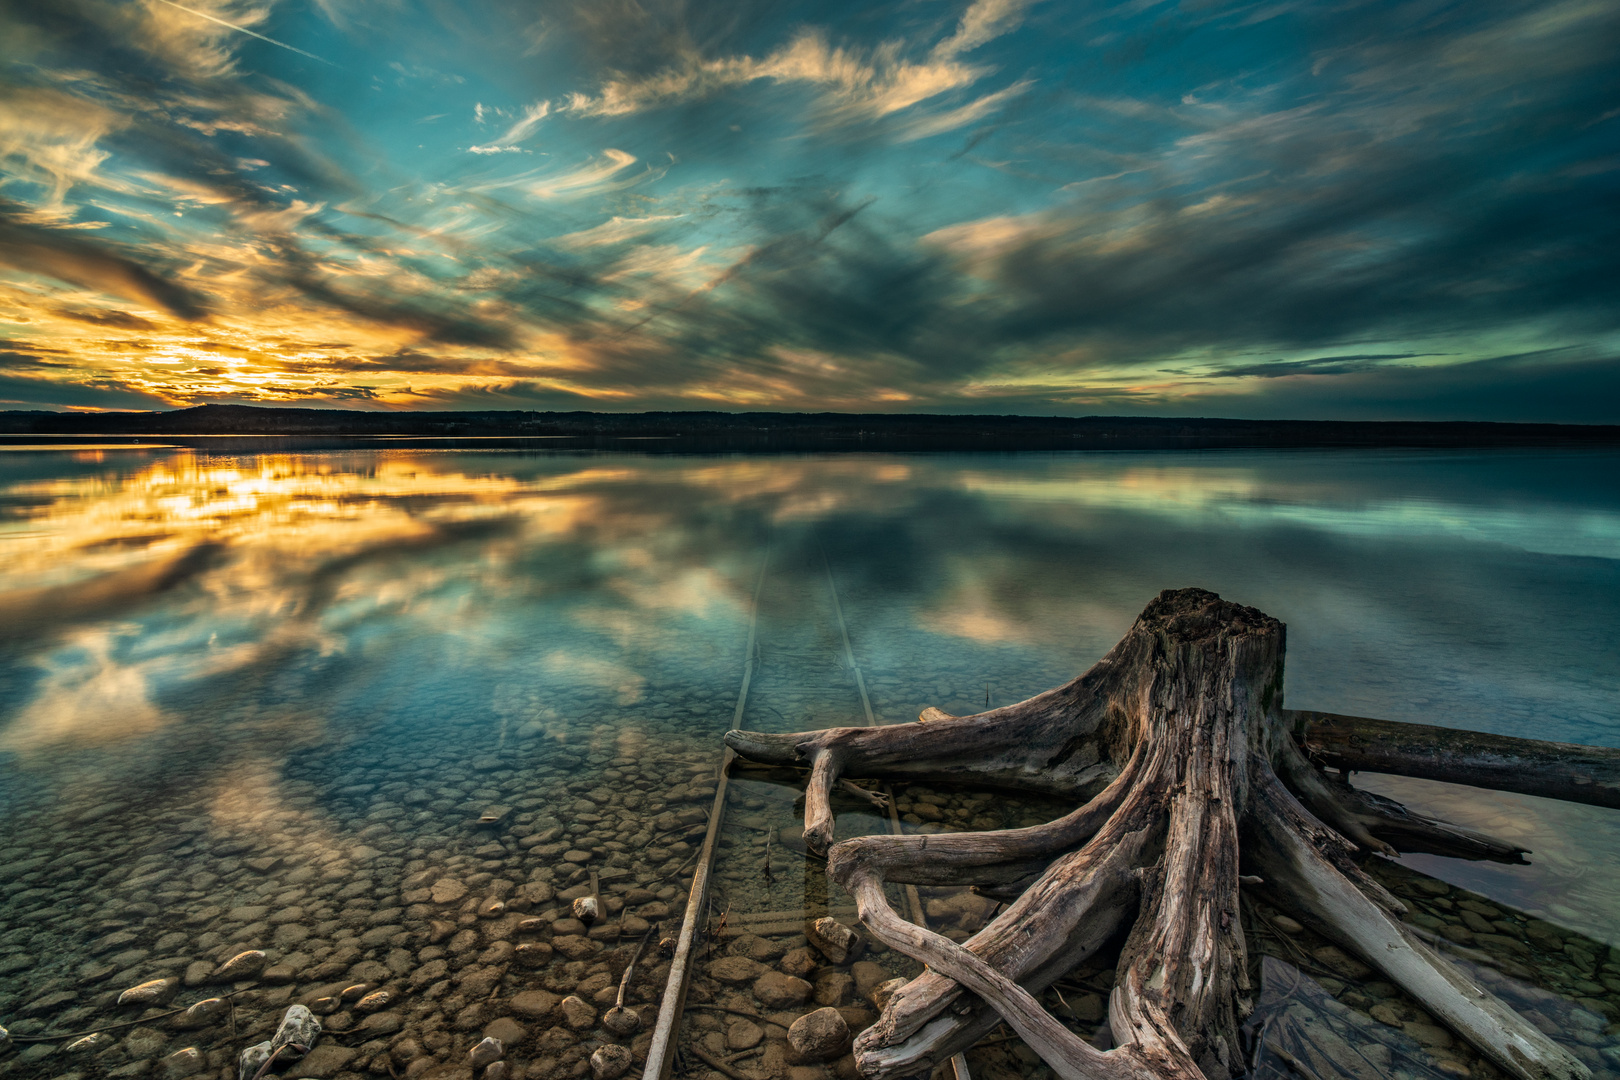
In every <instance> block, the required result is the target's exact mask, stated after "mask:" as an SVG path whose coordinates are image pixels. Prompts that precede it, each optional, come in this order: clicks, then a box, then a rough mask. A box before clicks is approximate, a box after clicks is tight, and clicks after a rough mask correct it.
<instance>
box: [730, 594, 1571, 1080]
mask: <svg viewBox="0 0 1620 1080" xmlns="http://www.w3.org/2000/svg"><path fill="white" fill-rule="evenodd" d="M1283 651H1284V628H1283V625H1282V624H1281V623H1280V622H1278V621H1277V620H1275V619H1273V618H1271V617H1269V616H1267V615H1265V614H1263V613H1261V612H1259V611H1256V610H1255V609H1253V608H1247V607H1243V606H1241V605H1238V604H1233V603H1229V602H1227V601H1223V600H1221V598H1220V597H1218V596H1216V595H1215V594H1214V593H1210V592H1206V591H1204V590H1201V589H1183V590H1179V591H1167V592H1164V593H1162V594H1160V596H1159V597H1158V599H1156V600H1155V601H1153V603H1151V604H1149V605H1148V607H1147V609H1146V610H1145V611H1144V612H1143V613H1142V615H1141V616H1140V617H1139V618H1138V619H1137V621H1136V623H1135V625H1134V626H1132V628H1131V629H1130V631H1129V632H1128V633H1127V634H1126V635H1125V637H1124V638H1123V639H1122V640H1121V641H1120V642H1119V644H1118V645H1116V646H1115V647H1114V648H1113V649H1112V650H1111V651H1110V652H1109V653H1108V655H1107V656H1105V657H1103V658H1102V660H1100V661H1098V663H1097V664H1096V665H1095V666H1094V667H1093V668H1092V669H1091V670H1090V671H1087V672H1086V673H1085V674H1084V675H1081V676H1080V677H1079V678H1077V679H1075V680H1073V681H1072V682H1069V683H1067V684H1065V685H1063V686H1060V687H1058V688H1056V689H1054V690H1050V691H1048V692H1046V693H1044V694H1040V695H1037V696H1036V697H1033V698H1030V699H1029V700H1027V701H1023V702H1019V703H1018V704H1016V705H1009V706H1007V707H1005V708H999V709H992V710H989V711H987V712H984V713H980V714H978V715H975V716H963V717H953V716H950V715H948V714H945V713H942V712H940V711H939V710H937V709H929V710H927V711H926V712H925V713H924V714H923V716H922V717H921V719H922V720H923V721H925V722H923V723H917V724H902V725H895V726H892V727H856V728H834V729H830V730H826V731H814V732H802V733H799V734H791V735H764V734H759V733H755V732H747V731H731V732H728V733H727V735H726V743H727V745H728V746H729V747H730V748H731V749H733V750H735V751H736V752H737V753H738V754H740V755H741V756H743V757H745V758H750V759H753V760H755V761H760V762H764V763H768V764H798V765H807V766H809V768H810V778H809V786H808V789H807V792H806V800H805V830H804V837H805V842H806V843H807V845H808V846H809V847H810V848H811V849H812V850H815V851H818V852H826V853H827V856H828V869H829V872H830V873H831V874H832V875H833V877H834V879H835V880H837V881H838V882H839V883H840V884H841V885H843V886H844V888H846V889H847V890H848V891H849V892H850V893H851V894H852V895H853V896H854V897H855V900H856V903H857V905H858V910H859V914H860V918H861V921H862V922H863V923H865V924H866V926H867V928H868V929H869V930H870V931H871V932H872V934H873V935H874V936H875V937H877V938H878V939H879V940H881V941H882V942H884V943H885V944H887V945H888V946H890V947H891V948H896V949H899V950H900V951H901V952H903V953H905V954H907V955H908V956H911V957H913V958H915V959H917V960H919V961H921V962H923V963H925V964H927V965H928V970H927V971H925V972H924V973H923V974H922V975H921V976H919V977H918V978H916V979H913V980H912V981H911V982H910V983H908V984H907V985H906V986H905V987H903V988H902V989H900V990H899V991H897V992H896V993H895V995H894V996H893V998H891V999H890V1001H889V1003H888V1005H887V1006H886V1007H885V1008H884V1010H883V1013H882V1015H881V1017H880V1018H879V1019H878V1022H877V1023H876V1024H874V1025H873V1026H872V1027H870V1028H868V1029H867V1030H866V1031H865V1032H863V1033H862V1034H861V1036H860V1037H859V1038H858V1039H857V1040H856V1044H855V1050H856V1060H857V1064H858V1065H859V1067H860V1070H861V1072H862V1073H863V1074H864V1075H865V1076H866V1077H868V1078H869V1080H899V1078H903V1077H910V1076H915V1075H917V1074H919V1073H922V1072H925V1071H927V1070H928V1069H929V1068H931V1067H933V1066H935V1065H938V1064H940V1063H943V1062H945V1061H948V1060H949V1059H950V1058H951V1057H952V1056H953V1055H954V1054H956V1053H958V1052H960V1051H961V1050H963V1049H964V1048H966V1047H968V1046H970V1045H972V1043H973V1042H974V1041H976V1040H977V1039H978V1038H980V1037H981V1036H982V1035H983V1034H984V1033H985V1032H986V1031H988V1030H989V1029H990V1028H991V1027H992V1026H994V1025H995V1023H996V1022H997V1021H998V1020H1004V1021H1005V1022H1006V1023H1007V1024H1008V1025H1009V1026H1011V1027H1012V1028H1013V1030H1014V1031H1016V1032H1017V1033H1018V1035H1019V1036H1020V1037H1021V1038H1023V1040H1024V1041H1025V1042H1026V1043H1027V1044H1028V1045H1029V1046H1030V1047H1031V1048H1032V1049H1034V1050H1035V1052H1036V1053H1038V1054H1040V1055H1041V1057H1042V1058H1044V1059H1045V1060H1046V1062H1047V1063H1048V1064H1049V1065H1050V1066H1051V1067H1052V1068H1053V1070H1054V1071H1055V1072H1057V1074H1058V1075H1059V1076H1061V1077H1063V1078H1064V1080H1225V1078H1227V1077H1230V1076H1236V1075H1239V1074H1241V1073H1242V1072H1243V1071H1244V1069H1245V1060H1244V1054H1243V1053H1242V1051H1241V1048H1240V1042H1239V1025H1240V1023H1241V1021H1242V1019H1243V1018H1244V1017H1245V1016H1247V1015H1248V1013H1249V1012H1250V1011H1252V1008H1253V999H1254V994H1253V988H1252V987H1251V986H1250V984H1249V977H1248V971H1249V964H1248V952H1247V946H1246V943H1245V941H1244V938H1243V930H1242V925H1243V924H1242V920H1241V919H1240V917H1239V895H1238V890H1239V886H1240V878H1241V882H1242V883H1243V884H1246V885H1254V884H1258V885H1259V887H1262V888H1266V889H1267V891H1268V893H1269V897H1268V898H1269V899H1271V900H1272V901H1273V902H1275V903H1277V904H1278V905H1279V906H1280V907H1283V908H1286V909H1289V910H1292V911H1293V912H1295V913H1296V914H1298V915H1299V916H1300V917H1301V918H1302V919H1303V920H1304V921H1306V922H1308V923H1310V924H1311V925H1312V926H1313V927H1315V928H1316V929H1318V930H1320V931H1321V932H1322V933H1323V934H1325V935H1327V936H1329V937H1331V938H1333V939H1335V940H1337V941H1338V942H1340V943H1341V944H1342V945H1344V946H1345V947H1346V948H1347V949H1350V950H1352V951H1354V952H1355V953H1357V954H1358V955H1360V956H1361V957H1362V958H1363V959H1364V960H1366V962H1367V963H1369V964H1371V965H1372V966H1373V967H1375V968H1377V969H1378V970H1379V971H1381V972H1383V973H1384V975H1385V976H1386V977H1387V978H1388V979H1389V980H1390V981H1392V982H1394V983H1396V984H1397V985H1399V986H1401V987H1402V988H1403V989H1405V990H1406V991H1407V992H1408V993H1410V994H1411V995H1412V996H1413V997H1415V998H1417V999H1418V1000H1419V1001H1421V1002H1423V1003H1424V1005H1425V1006H1426V1007H1427V1008H1428V1009H1429V1010H1430V1011H1431V1012H1432V1013H1433V1014H1434V1015H1435V1016H1436V1017H1438V1018H1440V1019H1441V1020H1442V1022H1444V1023H1445V1024H1446V1025H1448V1026H1449V1027H1450V1028H1451V1029H1452V1030H1453V1031H1454V1032H1456V1033H1457V1034H1458V1035H1460V1036H1461V1037H1463V1038H1464V1039H1466V1040H1468V1041H1469V1042H1470V1043H1472V1044H1473V1045H1474V1046H1475V1047H1477V1048H1478V1049H1479V1050H1480V1052H1481V1053H1482V1054H1484V1055H1486V1056H1487V1057H1489V1058H1490V1059H1491V1060H1492V1061H1493V1062H1495V1063H1496V1064H1497V1065H1498V1066H1500V1067H1501V1068H1502V1069H1504V1070H1505V1071H1506V1072H1508V1073H1509V1074H1510V1075H1512V1076H1515V1077H1519V1078H1520V1080H1587V1078H1588V1077H1589V1076H1590V1074H1589V1072H1588V1071H1587V1069H1586V1067H1585V1066H1584V1065H1583V1064H1581V1062H1580V1061H1578V1060H1576V1059H1575V1058H1574V1057H1572V1056H1571V1055H1570V1054H1569V1053H1567V1052H1565V1051H1564V1050H1563V1049H1561V1048H1560V1047H1559V1046H1557V1045H1556V1044H1555V1043H1553V1042H1552V1041H1551V1040H1550V1039H1548V1038H1547V1036H1545V1035H1544V1034H1542V1033H1541V1031H1540V1030H1538V1029H1537V1028H1536V1027H1534V1026H1533V1025H1532V1024H1530V1023H1529V1022H1528V1021H1527V1020H1525V1019H1524V1018H1522V1017H1520V1016H1519V1015H1518V1014H1516V1013H1515V1012H1513V1010H1512V1009H1510V1008H1508V1007H1507V1006H1506V1005H1504V1004H1502V1003H1501V1002H1500V1001H1498V1000H1496V999H1495V998H1494V997H1492V996H1491V995H1490V994H1489V993H1487V992H1486V991H1485V990H1484V989H1483V988H1482V987H1479V986H1478V985H1476V984H1475V983H1474V982H1473V981H1472V980H1470V979H1469V978H1468V977H1467V976H1466V975H1465V974H1463V973H1462V972H1461V971H1459V970H1458V969H1457V968H1455V967H1454V966H1453V965H1452V964H1450V963H1449V962H1448V961H1447V960H1446V959H1445V958H1444V957H1442V956H1440V955H1439V954H1438V953H1436V952H1434V951H1433V950H1431V949H1430V948H1428V947H1427V946H1426V945H1424V944H1423V943H1422V942H1421V941H1419V940H1418V939H1416V938H1415V937H1414V936H1413V935H1412V934H1411V933H1410V932H1409V931H1408V930H1407V929H1406V927H1405V926H1403V925H1402V923H1401V922H1400V921H1399V919H1398V916H1399V914H1400V913H1401V912H1403V911H1404V907H1403V905H1402V904H1401V903H1400V901H1399V900H1397V899H1396V898H1395V897H1393V896H1391V895H1390V894H1389V893H1388V892H1386V891H1385V890H1384V889H1383V888H1382V887H1381V886H1379V885H1378V884H1377V883H1376V882H1375V881H1373V879H1372V878H1370V877H1368V876H1367V875H1366V874H1365V873H1364V872H1362V870H1361V869H1360V868H1359V867H1358V866H1357V865H1356V862H1355V856H1356V855H1357V854H1358V853H1359V852H1362V851H1364V850H1373V851H1379V852H1384V853H1393V852H1394V851H1396V850H1397V849H1401V848H1404V849H1406V850H1424V851H1441V852H1444V853H1447V854H1454V855H1461V856H1463V857H1468V858H1492V859H1501V860H1513V859H1516V858H1518V857H1519V855H1521V854H1522V852H1521V850H1520V849H1519V848H1517V847H1515V846H1514V845H1512V844H1509V843H1505V842H1503V841H1501V840H1497V839H1495V838H1493V837H1489V836H1485V835H1483V834H1480V833H1477V832H1473V831H1471V830H1467V829H1462V828H1459V827H1457V826H1454V825H1450V824H1448V823H1445V822H1441V821H1436V820H1433V819H1429V818H1424V817H1421V816H1419V815H1415V814H1412V813H1410V812H1408V811H1406V810H1405V808H1404V807H1401V806H1400V805H1399V804H1397V803H1394V802H1392V801H1390V800H1388V799H1383V798H1380V797H1377V796H1373V795H1371V794H1369V793H1365V792H1359V791H1356V790H1355V789H1354V788H1352V787H1351V786H1350V785H1349V783H1348V782H1347V781H1346V780H1345V779H1344V778H1343V777H1342V776H1341V777H1329V776H1327V775H1325V774H1324V773H1323V772H1322V771H1321V769H1320V768H1319V766H1318V765H1316V764H1313V761H1312V760H1311V759H1310V758H1308V757H1307V756H1306V754H1305V753H1304V752H1302V751H1301V748H1300V746H1299V744H1298V743H1297V742H1296V738H1295V727H1296V720H1297V715H1296V714H1292V713H1289V712H1287V711H1286V710H1284V709H1283V706H1282V686H1283ZM1301 726H1305V727H1308V725H1301ZM1368 767H1370V766H1368ZM1444 773H1445V769H1444V765H1443V762H1441V763H1439V764H1436V765H1433V766H1432V768H1431V771H1430V772H1429V773H1426V774H1424V775H1430V776H1434V777H1435V778H1437V779H1449V778H1450V777H1448V776H1447V775H1444ZM846 775H849V776H856V777H875V778H883V779H918V780H933V781H947V782H956V783H968V784H978V785H986V786H996V787H1009V788H1015V789H1020V790H1024V791H1039V792H1044V793H1048V794H1054V795H1059V796H1063V797H1067V798H1070V799H1072V800H1074V802H1075V803H1076V804H1077V806H1076V809H1075V810H1074V811H1073V812H1071V813H1069V814H1067V815H1065V816H1064V817H1061V818H1059V819H1057V820H1056V821H1052V822H1048V823H1047V824H1044V825H1039V826H1035V827H1032V828H1022V829H1009V830H1004V831H999V832H986V833H952V834H935V835H914V836H865V837H860V838H857V839H853V840H845V841H843V842H842V843H838V844H833V843H832V840H833V816H832V810H831V794H832V790H833V788H834V786H835V785H836V784H837V783H838V782H839V780H840V779H842V778H843V777H844V776H846ZM1466 775H1467V776H1468V777H1471V778H1472V779H1467V780H1464V781H1463V782H1466V783H1482V782H1484V781H1486V780H1489V778H1490V777H1489V775H1488V774H1487V773H1482V772H1481V770H1479V769H1469V770H1468V771H1467V774H1466ZM1521 782H1523V781H1522V780H1521ZM1583 786H1584V785H1583ZM1515 790H1522V788H1516V789H1515ZM1545 790H1556V786H1554V787H1549V788H1547V789H1545ZM1257 877H1258V878H1259V879H1261V880H1260V881H1259V882H1258V883H1257V882H1256V878H1257ZM886 882H898V883H909V884H914V885H977V886H981V887H993V888H996V889H999V890H1000V891H998V892H997V893H996V895H1011V896H1016V899H1014V900H1013V901H1012V903H1011V904H1010V906H1009V907H1007V908H1006V909H1005V910H1004V911H1003V912H1002V913H1001V914H1000V915H998V916H997V917H996V918H995V919H993V920H992V921H991V922H990V923H989V924H988V925H987V926H985V927H984V929H982V930H981V931H980V932H979V933H978V934H977V935H976V936H974V937H973V938H972V939H970V940H969V941H968V942H966V943H965V944H962V945H958V944H957V943H955V942H953V941H952V940H950V939H949V938H947V937H944V936H941V935H939V934H935V933H932V932H930V931H929V930H927V929H926V928H924V927H920V926H917V925H914V924H913V923H911V922H908V921H907V920H905V919H904V918H901V917H900V916H899V915H898V914H897V913H896V912H895V911H894V910H893V909H892V908H891V907H890V906H889V902H888V899H887V897H886V895H885V892H884V884H885V883H886ZM1127 927H1128V928H1129V936H1128V937H1127V939H1126V942H1125V946H1124V949H1123V951H1122V953H1121V955H1120V960H1119V967H1118V970H1117V972H1116V979H1115V987H1114V990H1113V993H1112V997H1111V1000H1110V1002H1109V1023H1110V1026H1111V1028H1112V1031H1113V1038H1114V1041H1115V1047H1114V1049H1112V1050H1108V1051H1102V1050H1098V1049H1096V1048H1094V1047H1093V1046H1091V1045H1090V1044H1089V1043H1087V1042H1085V1041H1084V1040H1082V1039H1080V1038H1079V1037H1078V1036H1076V1035H1075V1034H1074V1033H1072V1032H1070V1031H1069V1030H1068V1029H1067V1028H1065V1027H1064V1026H1063V1025H1062V1024H1060V1023H1058V1021H1057V1020H1056V1019H1054V1018H1053V1017H1052V1016H1050V1015H1049V1014H1048V1013H1047V1012H1046V1010H1045V1009H1044V1008H1042V1007H1041V1005H1040V1003H1039V1002H1038V1001H1037V1000H1036V997H1035V995H1036V994H1038V993H1039V992H1040V991H1041V990H1042V989H1044V988H1045V987H1047V986H1049V985H1050V984H1051V983H1052V982H1053V981H1055V980H1056V979H1058V978H1060V977H1061V976H1063V975H1064V974H1066V973H1067V972H1069V971H1070V970H1072V969H1073V968H1075V967H1076V966H1078V965H1079V964H1080V963H1081V962H1082V961H1084V960H1085V959H1086V957H1088V956H1090V955H1091V954H1092V953H1094V952H1095V951H1096V950H1097V949H1098V948H1100V947H1101V946H1102V945H1103V944H1104V943H1105V942H1106V941H1107V940H1108V939H1109V938H1111V937H1112V936H1114V935H1115V934H1116V933H1117V932H1118V931H1120V930H1122V929H1125V928H1127Z"/></svg>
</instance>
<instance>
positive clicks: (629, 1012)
mask: <svg viewBox="0 0 1620 1080" xmlns="http://www.w3.org/2000/svg"><path fill="white" fill-rule="evenodd" d="M602 1026H603V1027H605V1028H607V1029H608V1030H609V1031H610V1032H612V1033H613V1034H615V1035H617V1036H618V1037H619V1038H621V1039H622V1038H625V1037H626V1036H629V1035H634V1034H635V1033H636V1032H637V1031H639V1030H640V1029H641V1014H640V1013H638V1012H636V1011H635V1010H634V1009H625V1008H621V1007H620V1006H618V1005H615V1006H613V1008H611V1009H609V1010H608V1011H607V1015H605V1016H603V1017H602Z"/></svg>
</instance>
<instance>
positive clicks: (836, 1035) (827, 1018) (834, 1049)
mask: <svg viewBox="0 0 1620 1080" xmlns="http://www.w3.org/2000/svg"><path fill="white" fill-rule="evenodd" d="M788 1045H789V1046H791V1047H793V1050H794V1053H796V1054H798V1055H799V1057H800V1058H802V1059H803V1060H805V1061H829V1060H831V1059H832V1058H835V1057H838V1056H839V1055H841V1054H842V1053H843V1052H844V1050H845V1049H846V1048H847V1047H848V1046H849V1024H848V1023H847V1022H846V1021H845V1020H844V1016H843V1014H842V1013H840V1012H839V1011H838V1010H837V1009H833V1008H825V1009H817V1010H816V1011H815V1012H813V1013H806V1014H805V1015H804V1016H801V1017H799V1018H798V1019H797V1020H795V1021H793V1026H792V1027H790V1028H788Z"/></svg>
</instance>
